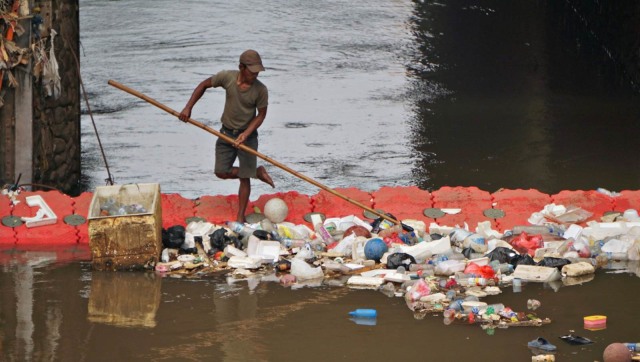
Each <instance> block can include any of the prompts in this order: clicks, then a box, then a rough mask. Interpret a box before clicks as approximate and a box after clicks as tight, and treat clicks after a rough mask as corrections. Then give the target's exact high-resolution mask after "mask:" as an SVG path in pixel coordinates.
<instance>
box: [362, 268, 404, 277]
mask: <svg viewBox="0 0 640 362" xmlns="http://www.w3.org/2000/svg"><path fill="white" fill-rule="evenodd" d="M393 272H395V270H394V269H373V270H367V271H366V272H362V273H360V275H361V276H363V277H365V278H375V277H377V276H379V275H384V274H389V273H393Z"/></svg>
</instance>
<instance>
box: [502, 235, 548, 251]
mask: <svg viewBox="0 0 640 362" xmlns="http://www.w3.org/2000/svg"><path fill="white" fill-rule="evenodd" d="M509 244H511V246H513V247H514V248H515V249H516V250H517V251H518V252H520V253H528V254H529V255H531V256H533V254H534V253H535V250H536V249H539V248H541V247H542V246H543V245H544V243H543V241H542V235H527V233H525V232H523V233H521V234H520V235H519V236H517V237H515V238H513V239H511V241H510V242H509Z"/></svg>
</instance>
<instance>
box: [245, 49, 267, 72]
mask: <svg viewBox="0 0 640 362" xmlns="http://www.w3.org/2000/svg"><path fill="white" fill-rule="evenodd" d="M240 63H241V64H244V65H246V66H247V68H249V70H250V71H252V72H254V73H258V72H261V71H263V70H264V67H263V66H262V59H260V54H258V52H257V51H255V50H252V49H249V50H245V51H244V52H243V53H242V54H241V55H240Z"/></svg>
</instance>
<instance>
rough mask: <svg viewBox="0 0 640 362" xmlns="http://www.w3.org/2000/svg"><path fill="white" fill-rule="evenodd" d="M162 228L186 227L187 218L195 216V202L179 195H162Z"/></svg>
mask: <svg viewBox="0 0 640 362" xmlns="http://www.w3.org/2000/svg"><path fill="white" fill-rule="evenodd" d="M161 200H162V202H161V205H162V228H163V229H168V228H170V227H172V226H175V225H182V226H187V221H186V219H187V218H190V217H193V216H195V215H196V208H195V206H196V205H195V201H194V200H191V199H186V198H184V197H182V196H180V195H179V194H162V195H161Z"/></svg>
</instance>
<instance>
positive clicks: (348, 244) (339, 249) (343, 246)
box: [331, 233, 357, 256]
mask: <svg viewBox="0 0 640 362" xmlns="http://www.w3.org/2000/svg"><path fill="white" fill-rule="evenodd" d="M356 238H357V236H356V234H353V233H352V234H350V235H348V236H346V237H345V238H343V239H342V240H340V242H338V243H337V244H336V245H335V246H334V247H333V248H332V249H331V250H332V251H333V252H336V253H339V254H341V255H343V256H351V252H352V249H353V243H354V241H355V240H356Z"/></svg>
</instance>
